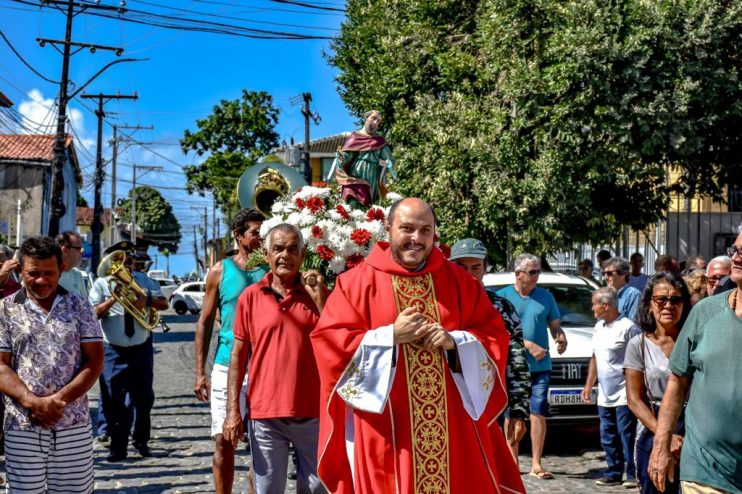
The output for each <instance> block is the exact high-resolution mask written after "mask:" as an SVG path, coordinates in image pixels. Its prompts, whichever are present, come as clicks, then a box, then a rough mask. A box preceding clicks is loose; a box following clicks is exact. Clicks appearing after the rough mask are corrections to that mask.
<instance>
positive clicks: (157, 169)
mask: <svg viewBox="0 0 742 494" xmlns="http://www.w3.org/2000/svg"><path fill="white" fill-rule="evenodd" d="M131 166H132V169H133V172H132V182H133V184H132V186H131V227H129V237H130V238H131V243H133V244H134V250H136V247H137V169H140V170H146V171H145V172H144V173H147V172H161V171H162V170H163V168H162V167H161V166H147V165H137V164H136V163H134V164H133V165H131Z"/></svg>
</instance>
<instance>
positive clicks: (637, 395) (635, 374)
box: [624, 368, 657, 434]
mask: <svg viewBox="0 0 742 494" xmlns="http://www.w3.org/2000/svg"><path fill="white" fill-rule="evenodd" d="M624 374H625V376H626V400H627V401H628V404H629V409H630V410H631V413H633V414H634V416H635V417H636V418H637V419H638V420H639V422H641V423H642V425H644V427H646V428H647V430H649V431H650V432H651V433H652V434H654V433H655V431H656V430H657V419H656V418H655V416H654V413H652V410H650V409H649V407H648V406H647V404H646V403H645V402H644V396H645V394H646V390H645V389H644V373H643V372H641V371H638V370H635V369H628V368H627V369H624Z"/></svg>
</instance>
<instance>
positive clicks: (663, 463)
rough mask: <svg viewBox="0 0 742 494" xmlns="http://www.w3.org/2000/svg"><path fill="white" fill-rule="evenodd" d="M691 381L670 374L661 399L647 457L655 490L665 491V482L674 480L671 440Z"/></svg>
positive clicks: (674, 460)
mask: <svg viewBox="0 0 742 494" xmlns="http://www.w3.org/2000/svg"><path fill="white" fill-rule="evenodd" d="M690 383H691V379H690V378H688V377H683V376H679V375H677V374H674V373H673V374H670V380H669V381H668V382H667V389H665V396H664V397H663V398H662V405H661V406H660V414H659V418H658V419H657V430H656V431H655V435H654V447H653V448H652V455H651V456H650V457H649V477H650V478H651V479H652V483H653V484H654V486H655V487H657V489H659V490H660V491H662V492H664V491H665V481H666V480H669V481H670V482H673V481H674V480H675V479H674V477H675V464H676V463H677V460H676V458H675V456H674V455H673V453H672V448H671V446H672V439H673V431H674V430H675V425H676V424H677V422H678V417H680V412H681V411H682V410H683V404H684V403H685V397H686V396H687V395H688V388H689V387H690Z"/></svg>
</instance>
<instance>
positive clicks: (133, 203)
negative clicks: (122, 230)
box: [129, 163, 137, 250]
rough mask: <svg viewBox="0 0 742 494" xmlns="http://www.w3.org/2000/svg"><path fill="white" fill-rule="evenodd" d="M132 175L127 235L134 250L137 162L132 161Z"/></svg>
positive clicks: (135, 244) (135, 236)
mask: <svg viewBox="0 0 742 494" xmlns="http://www.w3.org/2000/svg"><path fill="white" fill-rule="evenodd" d="M132 166H133V168H134V175H133V177H132V182H133V185H132V188H131V228H130V230H129V237H130V238H131V242H132V243H133V244H134V248H135V250H136V246H137V164H136V163H134V164H133V165H132Z"/></svg>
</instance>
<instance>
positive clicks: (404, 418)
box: [312, 242, 525, 494]
mask: <svg viewBox="0 0 742 494" xmlns="http://www.w3.org/2000/svg"><path fill="white" fill-rule="evenodd" d="M409 305H415V306H417V307H419V308H420V309H421V312H423V313H424V314H425V316H426V317H427V318H428V319H430V320H438V321H439V322H440V323H441V325H442V326H443V327H444V328H445V329H447V330H465V331H468V332H469V333H471V334H472V335H473V336H475V337H476V338H477V340H478V341H479V342H480V343H481V344H482V346H483V347H484V349H485V351H486V352H487V354H488V356H489V358H490V359H491V360H492V361H493V362H495V367H496V372H493V374H492V379H491V380H490V382H485V383H482V385H483V386H490V387H491V394H490V396H489V401H488V403H487V407H486V409H485V411H484V413H483V415H482V416H481V417H480V418H479V420H476V421H475V420H473V419H472V418H471V417H470V416H469V414H468V413H467V412H466V410H465V409H464V405H463V402H462V399H461V396H460V394H459V390H458V389H457V387H456V384H455V382H454V380H453V378H452V375H451V371H450V370H449V368H448V364H447V360H446V359H445V358H444V356H443V352H442V350H440V349H439V350H437V351H436V352H427V351H425V350H424V349H422V348H421V347H419V346H417V345H414V344H402V345H399V346H398V354H397V355H396V365H397V369H396V373H395V377H394V381H393V383H392V388H391V391H390V393H389V398H388V400H387V402H386V405H385V407H384V409H383V411H382V413H380V414H375V413H370V412H365V411H360V410H357V409H352V408H349V407H347V406H346V404H345V402H344V401H343V400H342V398H341V397H340V396H339V395H338V394H337V392H336V386H337V383H338V380H339V379H340V377H341V375H342V374H343V373H344V372H345V371H346V369H347V368H348V366H349V364H350V362H351V360H352V358H353V355H354V354H355V352H356V350H357V349H358V346H359V345H360V343H361V340H362V338H363V336H364V334H365V333H366V332H367V331H369V330H372V329H376V328H379V327H382V326H386V325H389V324H393V323H394V321H395V320H396V318H397V314H398V313H399V311H401V310H403V309H404V308H405V307H406V306H409ZM508 340H509V336H508V333H507V331H506V330H505V327H504V325H503V322H502V318H501V317H500V314H499V313H498V312H497V311H496V310H495V309H494V308H493V307H492V304H491V303H490V302H489V299H488V298H487V295H486V294H485V293H484V291H483V289H482V286H481V285H480V284H479V283H478V282H477V281H476V280H474V279H473V278H472V277H471V276H470V275H469V274H467V273H466V272H464V271H463V270H462V269H460V268H458V267H456V266H455V265H454V264H452V263H450V262H449V261H447V260H446V259H445V258H444V256H443V254H442V253H441V252H440V251H439V250H438V249H437V248H434V249H433V251H432V252H431V255H430V257H429V258H428V260H427V263H426V265H425V267H424V269H422V270H420V271H416V272H411V271H408V270H407V269H405V268H403V267H402V266H400V265H399V264H397V263H396V262H395V261H394V260H393V259H392V257H391V253H390V247H389V245H388V244H387V243H383V242H380V243H378V244H377V245H376V246H375V247H374V249H373V250H372V252H371V253H370V254H369V256H368V258H367V259H366V261H365V262H364V263H362V264H361V265H359V266H358V267H356V268H354V269H352V270H350V271H349V272H347V273H345V274H343V275H341V276H339V277H338V279H337V284H336V286H335V289H334V290H333V292H332V294H331V295H330V298H329V299H328V301H327V304H326V306H325V308H324V311H323V313H322V316H321V318H320V320H319V322H318V324H317V327H316V328H315V330H314V332H313V333H312V344H313V346H314V350H315V356H316V358H317V366H318V369H319V372H320V380H321V397H320V407H321V410H320V441H319V452H318V455H319V465H318V473H319V476H320V479H321V480H322V481H323V482H324V484H325V485H326V486H327V488H328V489H329V490H330V492H333V493H359V494H360V493H369V494H371V493H373V494H379V493H401V494H408V493H409V494H412V493H420V494H435V493H445V494H470V493H474V492H476V493H481V494H486V493H512V492H519V493H524V492H525V489H524V488H523V483H522V480H521V478H520V474H519V472H518V469H517V467H516V465H515V463H514V461H513V459H512V457H511V455H510V452H509V451H508V449H507V446H506V443H505V440H504V437H503V435H502V431H501V430H500V428H499V426H498V424H497V422H496V421H495V418H496V416H497V415H498V414H499V413H500V412H501V411H502V410H503V409H504V407H505V406H506V404H507V397H506V394H505V389H504V386H503V384H502V383H503V377H502V376H504V375H505V361H506V358H507V351H508ZM487 362H488V361H485V362H482V365H487ZM493 371H494V369H493ZM346 407H347V409H348V410H352V414H351V413H348V414H346ZM346 417H347V420H352V424H350V423H348V424H346ZM348 426H352V428H353V436H354V444H353V446H352V447H353V455H352V456H353V463H354V465H353V472H352V471H351V465H350V460H349V456H348V453H347V450H346V427H348Z"/></svg>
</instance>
